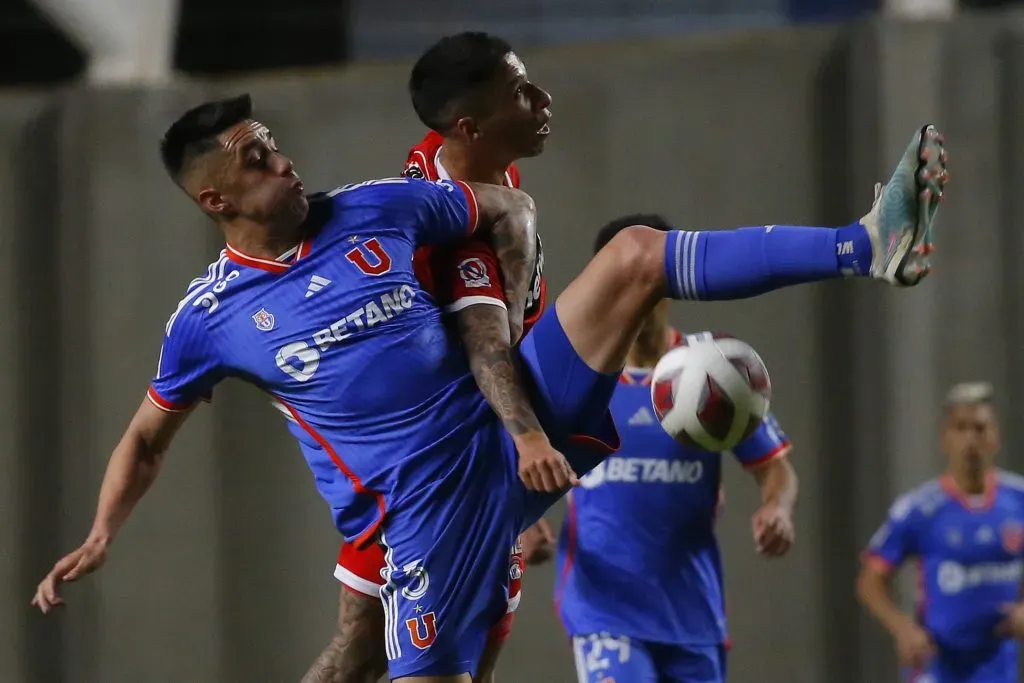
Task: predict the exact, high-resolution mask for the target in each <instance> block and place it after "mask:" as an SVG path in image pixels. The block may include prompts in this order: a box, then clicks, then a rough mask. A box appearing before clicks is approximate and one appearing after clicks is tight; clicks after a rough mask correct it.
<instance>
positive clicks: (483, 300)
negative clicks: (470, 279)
mask: <svg viewBox="0 0 1024 683" xmlns="http://www.w3.org/2000/svg"><path fill="white" fill-rule="evenodd" d="M478 304H483V305H487V306H498V307H499V308H503V309H505V310H506V311H507V310H508V307H507V306H506V305H505V302H504V301H502V300H501V299H498V298H496V297H493V296H479V295H478V296H464V297H462V298H461V299H456V300H455V301H453V302H452V303H450V304H448V305H447V306H445V307H444V308H442V309H441V310H442V311H444V312H445V313H458V312H459V311H461V310H463V309H465V308H469V307H470V306H476V305H478Z"/></svg>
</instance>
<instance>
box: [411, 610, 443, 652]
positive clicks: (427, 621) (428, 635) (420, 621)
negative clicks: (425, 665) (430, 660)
mask: <svg viewBox="0 0 1024 683" xmlns="http://www.w3.org/2000/svg"><path fill="white" fill-rule="evenodd" d="M405 627H406V628H407V629H409V639H410V640H411V641H412V644H413V646H414V647H416V648H417V649H420V650H426V649H427V648H428V647H430V646H431V645H432V644H433V642H434V639H435V638H437V619H436V617H435V616H434V613H433V612H427V613H426V614H424V615H422V616H417V617H413V618H412V619H406V620H405Z"/></svg>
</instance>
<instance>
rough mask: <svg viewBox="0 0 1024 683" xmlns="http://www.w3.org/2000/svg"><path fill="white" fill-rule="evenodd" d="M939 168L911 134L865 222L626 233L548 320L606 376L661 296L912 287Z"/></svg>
mask: <svg viewBox="0 0 1024 683" xmlns="http://www.w3.org/2000/svg"><path fill="white" fill-rule="evenodd" d="M945 164H946V152H945V150H944V149H943V146H942V138H941V136H939V134H938V133H937V131H935V129H934V128H933V127H930V126H929V127H926V128H925V129H922V130H921V131H918V133H916V134H915V136H914V139H913V140H912V141H911V143H910V145H909V146H908V148H907V151H906V154H905V155H904V157H903V159H902V160H901V161H900V164H899V166H898V167H897V169H896V172H895V173H894V174H893V177H892V178H891V179H890V181H889V183H888V184H887V185H886V186H885V188H884V189H883V190H882V192H881V193H880V195H879V196H878V198H877V200H876V202H875V204H874V206H873V207H872V209H871V211H870V212H869V213H868V215H866V216H865V217H864V218H863V219H861V221H859V222H857V223H854V224H852V225H849V226H846V227H844V228H839V229H829V228H804V227H791V226H765V227H759V228H741V229H738V230H722V231H710V232H682V231H672V232H668V233H665V232H660V231H656V230H651V229H647V228H644V227H640V226H637V227H633V228H627V229H626V230H623V231H622V232H620V233H619V234H618V235H617V236H616V237H615V238H614V239H612V240H611V242H609V243H608V245H607V246H606V247H605V248H604V249H602V250H601V251H600V252H599V253H598V254H597V255H596V256H595V257H594V259H593V260H592V261H591V262H590V263H589V264H588V265H587V267H586V269H584V271H583V273H581V274H580V276H579V277H577V278H576V279H575V280H573V282H572V283H571V284H570V285H569V286H568V288H567V289H566V290H565V291H564V292H563V293H562V295H561V296H559V297H558V300H557V301H556V302H555V308H556V310H557V313H558V320H559V321H560V322H561V326H562V328H563V330H564V331H565V334H566V336H567V337H568V338H569V340H570V342H571V343H572V346H573V348H574V349H575V350H576V353H577V354H578V355H579V357H580V358H581V359H582V360H583V361H584V362H585V363H586V364H587V365H588V366H589V367H590V368H592V369H594V370H596V371H598V372H605V373H613V372H618V371H619V370H620V369H621V368H622V365H623V363H624V360H625V357H626V353H627V351H628V349H629V348H630V346H631V345H632V343H633V341H634V338H635V337H636V331H637V329H638V328H639V327H640V322H641V321H642V320H644V318H646V316H647V314H648V313H649V312H650V310H651V309H652V308H653V307H654V305H655V304H657V302H658V301H660V300H661V299H662V298H664V297H672V298H676V299H698V300H724V299H736V298H746V297H751V296H756V295H758V294H762V293H765V292H768V291H771V290H774V289H778V288H780V287H785V286H789V285H793V284H799V283H806V282H814V281H819V280H825V279H831V278H838V277H843V276H855V275H859V276H870V277H875V278H877V279H882V280H885V281H888V282H891V283H893V284H898V285H912V284H915V283H916V282H917V281H918V280H919V279H920V278H921V277H923V276H924V275H925V274H926V272H927V264H928V261H927V253H928V252H929V251H930V249H931V227H932V221H933V219H934V216H935V212H936V210H937V208H938V202H939V200H940V199H941V193H942V190H943V188H944V186H945V182H946V178H947V175H946V170H945Z"/></svg>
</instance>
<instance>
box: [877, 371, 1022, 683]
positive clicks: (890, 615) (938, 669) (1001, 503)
mask: <svg viewBox="0 0 1024 683" xmlns="http://www.w3.org/2000/svg"><path fill="white" fill-rule="evenodd" d="M991 401H992V388H991V386H990V385H988V384H980V383H979V384H960V385H957V386H955V387H953V388H952V389H951V390H950V391H949V393H948V395H947V397H946V405H945V414H944V420H943V425H942V446H943V449H944V450H945V451H946V454H947V456H948V457H949V467H948V469H947V470H946V473H945V474H943V475H942V476H941V477H939V478H938V479H934V480H932V481H929V482H927V483H925V484H922V485H921V486H919V487H917V488H916V489H914V490H912V491H910V492H909V493H907V494H905V495H904V496H903V497H901V498H900V499H899V500H897V501H896V502H895V503H894V504H893V506H892V508H890V510H889V516H888V519H887V520H886V522H885V523H884V524H883V525H882V527H881V528H880V529H879V530H878V531H877V532H876V533H875V535H874V536H873V537H872V539H871V543H870V545H869V546H868V549H867V552H866V553H865V556H864V564H863V567H862V569H861V572H860V576H859V579H858V584H857V592H858V595H859V597H860V600H861V602H862V603H863V604H864V606H865V607H866V608H867V609H868V611H869V612H871V614H872V615H874V616H875V618H876V619H878V621H879V622H880V623H881V624H882V625H883V626H884V627H885V628H886V629H887V630H888V631H889V633H891V634H892V637H893V639H894V640H895V643H896V650H897V652H898V654H899V659H900V663H901V664H902V665H903V667H904V673H905V674H906V680H907V681H911V682H913V683H1016V681H1018V680H1019V678H1018V656H1019V652H1020V648H1019V645H1018V642H1017V640H1018V639H1020V638H1022V637H1024V606H1022V605H1021V603H1020V599H1021V580H1022V578H1024V575H1022V567H1024V478H1022V477H1020V476H1019V475H1016V474H1011V473H1009V472H1005V471H1002V470H999V469H997V468H996V467H995V465H994V462H993V461H994V459H995V456H996V453H997V452H998V450H999V427H998V425H997V423H996V415H995V411H994V410H993V407H992V403H991ZM908 560H916V561H917V563H918V570H919V572H920V574H921V576H920V580H919V584H920V590H921V591H922V595H920V596H918V597H919V602H918V610H917V613H916V614H915V615H910V614H906V613H905V612H903V611H902V610H900V608H899V607H898V606H897V605H896V603H895V602H894V601H893V599H892V598H891V597H890V595H889V590H888V580H889V577H890V576H891V575H892V573H893V572H894V571H895V570H896V569H897V568H899V567H900V565H902V564H903V563H904V562H906V561H908Z"/></svg>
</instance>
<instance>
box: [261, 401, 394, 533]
mask: <svg viewBox="0 0 1024 683" xmlns="http://www.w3.org/2000/svg"><path fill="white" fill-rule="evenodd" d="M271 396H273V397H274V398H275V399H277V401H278V402H279V403H280V404H281V405H282V406H284V408H285V410H287V411H288V413H289V414H290V415H291V416H292V418H293V419H294V420H295V422H296V424H298V425H299V426H300V427H302V428H303V429H304V430H306V433H307V434H309V435H310V436H311V437H313V439H314V440H315V441H316V442H317V443H318V444H320V447H321V448H323V449H324V451H325V452H326V453H327V455H329V456H331V460H332V461H334V464H335V465H337V466H338V469H339V470H341V471H342V473H343V474H344V475H345V476H346V477H348V480H349V481H350V482H352V488H354V489H355V491H356V493H361V494H370V495H373V496H375V497H376V498H377V509H378V510H379V511H380V514H379V515H377V520H376V521H375V522H374V523H373V524H371V525H370V528H369V529H367V530H366V531H364V532H363V533H361V534H359V535H358V536H356V537H355V538H353V539H351V541H350V542H351V543H352V545H354V546H355V547H356V548H361V547H362V546H363V545H364V544H365V543H366V542H367V541H369V540H370V539H372V538H373V535H374V533H376V531H377V529H378V528H380V524H381V522H383V521H384V513H385V512H386V511H387V509H386V506H385V503H384V496H383V495H382V494H380V493H378V492H376V491H371V490H370V489H368V488H366V487H365V486H364V485H363V482H362V480H361V479H360V478H359V477H357V476H356V473H355V472H353V471H352V470H350V469H349V467H348V465H346V464H345V462H344V461H343V460H342V459H341V457H340V456H339V455H338V452H337V451H336V450H334V446H332V445H331V444H330V442H329V441H328V440H327V439H325V438H324V437H323V436H322V435H321V434H320V432H318V431H316V430H315V429H313V427H311V426H310V424H309V423H308V422H306V421H305V420H304V419H302V416H301V415H299V411H297V410H295V408H293V407H292V406H291V405H290V404H289V403H287V402H286V401H285V400H284V399H283V398H281V397H280V396H277V395H276V394H271Z"/></svg>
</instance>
